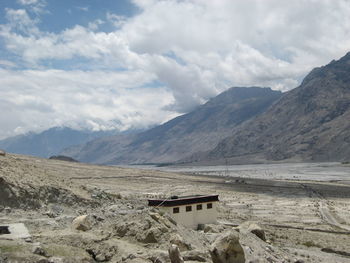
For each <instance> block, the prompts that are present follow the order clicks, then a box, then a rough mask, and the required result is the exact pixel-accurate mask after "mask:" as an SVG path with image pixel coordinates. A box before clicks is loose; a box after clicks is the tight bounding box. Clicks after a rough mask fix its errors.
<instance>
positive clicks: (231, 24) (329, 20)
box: [0, 0, 350, 127]
mask: <svg viewBox="0 0 350 263" xmlns="http://www.w3.org/2000/svg"><path fill="white" fill-rule="evenodd" d="M21 1H22V0H21ZM23 1H24V2H28V5H29V2H32V3H31V5H35V4H36V3H39V2H42V1H39V0H38V1H34V0H26V1H25V0H23ZM132 2H133V3H134V4H135V5H136V6H137V7H138V8H139V12H138V13H137V14H136V15H134V16H133V17H124V16H119V15H116V14H113V13H111V12H107V13H106V14H105V17H100V18H99V19H97V20H96V19H95V20H93V21H91V22H90V23H89V24H88V26H83V25H75V26H73V27H70V28H66V29H65V30H63V31H61V32H58V33H51V32H46V31H42V30H40V20H38V19H37V18H36V19H35V18H34V19H33V18H32V17H31V15H30V13H28V12H27V11H26V10H25V9H19V10H13V9H7V10H6V13H7V19H8V23H7V24H4V25H1V26H0V37H1V38H2V40H3V42H4V43H5V47H6V49H7V50H8V51H9V52H11V53H12V54H13V55H15V56H17V57H18V58H20V60H21V61H20V63H22V66H23V67H29V68H32V69H34V71H23V72H21V71H8V72H7V73H8V74H10V75H13V76H16V79H18V80H21V81H22V82H23V83H32V81H33V79H37V78H38V79H37V80H36V81H38V82H39V83H40V85H38V86H37V88H35V89H34V88H31V89H30V90H31V95H33V96H34V94H35V92H37V93H38V94H40V96H42V95H41V94H46V93H47V97H50V95H52V94H50V95H49V91H47V90H46V89H45V87H49V88H48V89H49V90H53V93H54V94H55V95H54V96H52V98H54V100H55V101H56V100H59V101H60V104H59V105H61V106H60V107H61V108H62V109H63V108H65V109H68V108H70V107H72V111H71V112H76V113H75V114H73V115H69V114H64V113H63V110H59V109H58V108H57V106H56V107H55V108H53V109H52V110H53V111H52V112H55V113H57V112H59V113H60V114H62V116H64V117H62V118H58V117H52V116H53V115H54V114H53V113H48V114H47V116H50V117H49V119H50V120H55V119H56V118H58V119H57V120H59V121H57V122H63V120H64V121H66V122H68V121H69V120H71V123H75V122H76V123H78V120H79V119H87V120H89V121H90V123H98V125H102V126H104V127H107V126H108V122H110V123H113V124H111V125H121V126H123V127H130V126H131V125H141V124H140V123H143V124H142V125H145V123H152V121H153V123H154V122H157V121H158V122H161V121H163V120H165V119H167V118H169V117H170V116H173V115H174V114H175V113H174V112H169V111H175V112H177V113H181V112H187V111H189V110H191V109H193V108H194V107H195V106H197V105H198V104H200V103H203V102H205V101H206V100H207V99H209V98H210V97H213V96H215V95H216V94H218V93H219V92H222V91H224V90H226V89H227V88H229V87H232V86H252V85H255V86H270V87H272V88H274V89H279V90H284V91H285V90H289V89H291V88H294V87H296V86H297V85H298V83H299V82H300V80H301V79H302V77H303V76H305V74H307V72H308V71H310V70H311V69H312V68H313V67H316V66H320V65H322V64H326V63H328V62H329V61H331V60H332V59H337V58H339V57H341V56H342V55H344V54H345V53H346V52H347V51H348V49H349V46H350V31H349V30H348V29H349V28H350V16H349V15H348V14H349V13H350V2H349V1H346V0H333V1H329V0H320V1H309V0H297V1H289V2H285V1H280V0H266V1H263V2H262V1H260V0H237V1H231V0H221V1H203V0H188V1H180V0H179V1H175V0H164V1H156V0H133V1H132ZM42 3H43V2H42ZM23 4H24V3H23ZM24 5H25V4H24ZM320 17H321V18H322V19H320ZM104 23H110V24H113V25H114V28H113V30H111V31H108V32H107V31H101V30H100V27H101V25H103V24H104ZM56 62H59V63H60V65H62V64H63V65H64V66H66V67H67V69H66V70H67V71H66V72H65V70H64V69H63V70H61V71H58V73H57V72H56V71H52V70H50V69H48V64H49V65H55V63H56ZM16 64H17V61H16ZM64 66H63V68H64ZM51 67H54V66H51ZM86 68H88V70H89V71H86ZM68 69H69V71H68ZM72 69H73V70H72ZM84 70H85V72H84ZM103 71H106V72H107V73H106V74H107V75H106V76H105V77H106V78H108V79H112V80H114V81H115V82H113V83H112V82H111V83H109V84H108V85H106V87H107V86H108V87H109V88H110V87H112V86H115V85H116V86H118V85H119V84H120V83H124V82H126V81H127V80H126V79H123V80H122V81H121V82H120V80H119V79H118V78H121V76H124V77H125V76H127V78H128V77H130V76H132V77H134V76H135V75H134V74H136V72H138V73H139V74H141V73H142V74H141V75H142V76H143V77H144V78H146V79H147V80H142V81H141V82H140V83H138V82H137V81H131V82H130V83H129V86H128V88H124V89H123V92H122V93H121V94H122V97H121V98H120V102H118V103H121V105H123V107H116V106H115V104H118V103H117V102H116V100H113V103H112V102H111V100H110V99H109V98H110V97H111V96H112V94H113V93H111V91H109V90H108V88H106V90H105V89H102V90H100V91H102V92H106V94H107V95H108V96H106V97H101V96H98V97H96V98H99V99H100V100H101V103H97V100H96V101H94V100H91V99H89V98H92V97H93V96H92V95H91V94H94V95H95V92H94V89H97V90H98V89H99V87H100V85H99V82H101V81H102V82H103V79H102V78H101V75H103V74H102V72H103ZM113 71H117V72H115V74H117V75H118V76H119V77H118V78H115V77H112V76H114V75H113V74H112V72H113ZM118 71H119V72H118ZM53 72H55V74H56V73H57V74H58V75H57V76H60V77H59V78H58V77H56V75H55V74H53ZM140 72H141V73H140ZM74 74H76V76H74ZM129 74H130V75H129ZM90 75H91V76H94V78H89V77H88V76H90ZM35 76H37V77H35ZM38 76H41V77H40V78H39V77H38ZM68 76H69V77H68ZM46 78H48V79H50V81H48V83H47V84H48V86H46V85H45V84H44V83H45V79H46ZM51 78H53V79H54V81H51ZM79 78H87V79H89V81H90V82H91V83H90V82H89V83H85V82H84V84H83V83H81V81H78V79H79ZM39 79H40V81H39ZM128 81H130V80H128ZM62 82H63V83H65V85H66V86H67V87H70V91H69V92H68V91H67V90H65V92H67V93H68V94H70V95H69V96H68V97H61V96H59V92H58V90H59V88H58V87H62V86H61V85H62ZM119 82H120V83H119ZM16 83H17V82H14V83H11V85H9V86H8V87H14V88H11V89H12V90H16V92H17V94H18V93H21V92H23V91H22V90H21V88H20V87H21V85H17V84H16ZM150 83H157V85H156V86H155V87H156V88H154V89H149V88H147V89H145V88H144V85H146V84H147V85H151V84H150ZM0 84H1V85H2V84H3V80H2V81H1V80H0ZM28 85H29V84H28ZM152 85H153V84H152ZM2 86H3V85H2ZM82 86H86V87H88V88H86V89H82V88H81V87H82ZM3 87H4V86H3ZM132 87H136V89H132ZM43 90H44V91H43ZM154 92H156V94H155V93H154ZM76 94H79V96H80V97H79V98H80V99H82V100H83V99H86V100H87V101H86V105H91V107H90V108H88V107H87V108H85V109H84V110H78V109H76V108H75V105H74V103H77V101H78V100H77V99H76V100H70V98H76V96H77V95H76ZM118 94H119V93H118ZM158 94H162V95H164V96H165V98H166V99H164V100H162V99H161V98H160V96H158ZM141 95H142V96H145V97H147V98H148V99H147V100H143V99H142V98H140V97H141ZM153 95H154V96H156V98H157V100H158V99H159V100H161V101H162V103H160V105H158V106H157V108H153V110H154V119H153V120H152V121H151V119H152V118H148V117H144V116H151V115H150V114H151V113H150V111H149V110H147V109H146V108H147V107H146V106H145V105H146V104H145V103H146V102H147V103H150V105H152V102H151V101H152V100H151V99H150V98H149V97H148V96H153ZM96 96H97V95H96ZM133 96H135V98H133ZM23 100H24V101H27V102H28V103H29V104H33V105H36V107H39V108H40V107H44V106H45V105H44V104H42V103H43V102H45V99H43V100H42V101H40V100H39V101H33V100H30V97H24V98H23ZM65 100H66V101H65ZM138 100H140V101H138ZM7 103H10V104H11V103H12V104H11V105H17V104H14V102H13V101H11V100H7ZM28 103H27V104H28ZM138 103H140V104H141V105H143V106H142V107H141V106H140V107H139V108H138V106H137V105H138ZM29 104H28V105H29ZM52 104H53V103H52ZM28 105H26V106H28ZM118 105H119V104H118ZM17 106H18V107H19V106H21V105H17ZM22 106H23V105H22ZM13 107H15V106H13ZM149 107H152V106H149ZM73 109H74V111H73ZM47 110H48V112H51V111H49V109H47ZM118 112H120V114H118ZM158 113H159V118H157V114H158ZM45 116H46V115H45ZM55 116H56V115H55ZM57 116H58V115H57ZM99 116H101V117H99ZM166 116H167V117H166ZM43 118H44V117H43ZM113 118H114V119H113ZM44 119H45V118H44ZM46 119H47V117H46ZM101 119H102V120H103V121H101ZM112 120H115V122H113V121H112ZM141 120H145V121H141ZM43 122H44V121H43ZM116 123H117V124H116ZM120 123H121V124H120ZM19 125H20V126H21V127H27V126H28V127H29V126H30V125H29V124H28V123H27V124H26V125H27V126H26V125H24V124H19ZM42 125H44V124H42ZM94 125H95V124H94ZM98 125H97V126H98ZM102 126H101V127H102Z"/></svg>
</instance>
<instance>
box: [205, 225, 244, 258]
mask: <svg viewBox="0 0 350 263" xmlns="http://www.w3.org/2000/svg"><path fill="white" fill-rule="evenodd" d="M210 256H211V259H212V260H213V263H233V262H234V263H245V255H244V250H243V248H242V246H241V244H240V243H239V234H238V233H237V232H236V231H233V230H232V231H229V232H226V233H224V234H223V235H221V236H219V237H218V238H217V239H216V240H215V242H214V244H213V245H212V246H211V248H210Z"/></svg>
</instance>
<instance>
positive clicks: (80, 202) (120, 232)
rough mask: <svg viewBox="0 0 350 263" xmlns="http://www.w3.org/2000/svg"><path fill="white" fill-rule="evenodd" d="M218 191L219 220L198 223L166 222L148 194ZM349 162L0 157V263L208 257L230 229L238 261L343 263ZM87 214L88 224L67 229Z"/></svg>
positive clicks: (348, 251) (349, 248)
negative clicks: (122, 162)
mask: <svg viewBox="0 0 350 263" xmlns="http://www.w3.org/2000/svg"><path fill="white" fill-rule="evenodd" d="M192 194H204V195H206V194H218V195H219V199H220V202H219V205H218V221H217V223H216V224H212V225H207V226H204V228H202V229H200V230H192V229H186V228H185V227H183V226H181V225H176V224H174V223H173V222H172V221H171V220H170V219H169V217H168V216H167V215H164V214H162V213H160V211H157V209H155V208H151V207H148V206H147V200H148V199H149V198H155V197H156V198H163V197H164V198H166V197H169V196H172V195H178V196H182V195H192ZM349 201H350V166H349V165H348V164H341V163H325V164H322V163H321V164H274V165H251V166H232V167H231V166H230V167H226V166H223V167H221V168H220V167H197V168H196V167H166V168H164V167H163V168H155V167H154V168H152V169H150V168H147V169H146V167H138V166H135V167H132V168H130V167H116V166H100V165H92V164H83V163H74V162H65V161H59V160H47V159H41V158H34V157H29V156H23V155H13V154H6V156H0V226H6V225H10V224H24V226H25V227H26V228H27V230H28V233H29V236H28V237H26V238H6V234H0V262H42V263H44V262H135V263H137V262H148V263H152V262H153V263H163V262H170V259H169V256H168V248H169V245H170V244H177V245H178V247H179V248H180V252H181V255H182V257H183V259H184V261H185V262H212V260H211V257H210V254H209V250H210V249H211V246H212V245H213V243H214V242H215V240H216V239H218V238H220V236H221V235H223V234H224V233H225V232H227V231H236V230H237V229H238V228H239V227H240V226H241V225H247V224H250V223H251V224H256V225H258V226H259V227H260V228H261V229H262V230H263V231H264V234H265V237H266V238H265V240H261V239H260V238H258V237H256V236H255V235H253V234H251V233H246V232H245V231H240V232H239V242H240V244H241V245H242V247H243V249H244V254H245V260H246V262H350V202H349ZM82 215H86V217H87V218H89V226H88V227H87V229H84V230H83V231H82V230H81V229H80V230H79V229H76V228H74V224H73V223H72V222H73V220H74V219H75V218H76V217H78V216H82Z"/></svg>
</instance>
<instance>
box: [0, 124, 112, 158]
mask: <svg viewBox="0 0 350 263" xmlns="http://www.w3.org/2000/svg"><path fill="white" fill-rule="evenodd" d="M113 133H115V132H114V131H106V132H105V131H90V130H82V131H80V130H74V129H71V128H68V127H54V128H51V129H48V130H45V131H43V132H40V133H34V132H30V133H27V134H23V135H17V136H13V137H10V138H6V139H3V140H0V149H4V150H6V151H8V152H11V153H17V154H26V155H33V156H38V157H44V158H47V157H50V156H52V155H56V154H59V153H60V152H61V151H62V150H63V149H65V148H67V147H70V146H73V145H78V144H84V143H86V142H88V141H90V140H93V139H96V138H99V137H102V136H107V135H111V134H113Z"/></svg>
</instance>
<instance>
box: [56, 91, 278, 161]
mask: <svg viewBox="0 0 350 263" xmlns="http://www.w3.org/2000/svg"><path fill="white" fill-rule="evenodd" d="M281 95H282V93H281V92H280V91H273V90H271V89H270V88H258V87H250V88H239V87H237V88H231V89H229V90H227V91H225V92H223V93H222V94H219V95H218V96H217V97H215V98H213V99H211V100H209V101H208V102H207V103H205V104H204V105H201V106H199V107H198V108H197V109H196V110H194V111H192V112H190V113H188V114H185V115H182V116H179V117H177V118H175V119H172V120H170V121H168V122H167V123H165V124H163V125H160V126H157V127H155V128H152V129H150V130H147V131H145V132H142V133H139V134H136V135H135V134H134V135H126V136H120V135H117V136H111V137H105V138H101V139H97V140H94V141H92V142H89V143H87V144H85V145H83V146H82V147H78V148H74V149H68V150H66V151H64V152H63V153H62V154H64V155H68V156H72V157H73V158H74V159H77V160H79V161H84V162H94V163H104V164H105V163H108V164H120V163H124V164H125V163H166V162H174V161H176V160H178V159H181V158H183V157H185V156H190V155H191V154H193V153H195V152H203V151H207V150H209V149H212V148H213V147H214V146H215V145H217V143H218V142H219V141H220V140H221V139H224V138H226V137H227V136H229V135H230V134H231V132H232V129H233V128H234V127H236V126H237V125H239V124H241V123H243V122H244V121H246V120H249V119H251V118H253V117H255V116H257V115H258V114H260V113H262V112H264V111H265V110H266V109H267V108H268V107H269V106H270V105H271V104H272V103H274V102H275V101H276V100H278V99H279V98H280V96H281Z"/></svg>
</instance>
